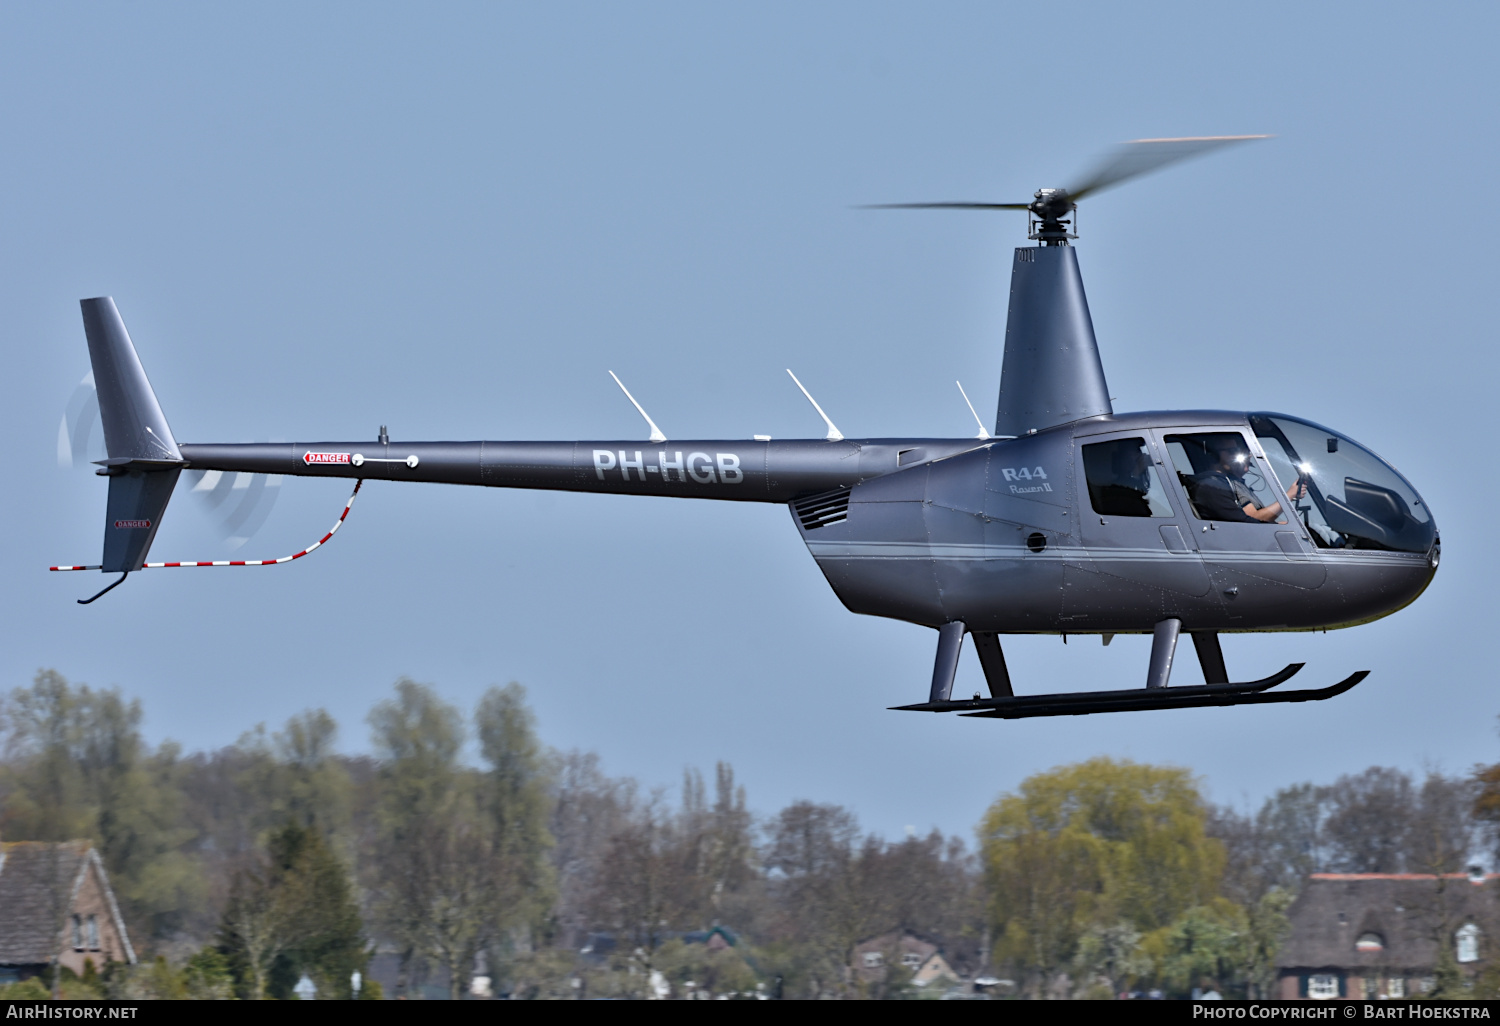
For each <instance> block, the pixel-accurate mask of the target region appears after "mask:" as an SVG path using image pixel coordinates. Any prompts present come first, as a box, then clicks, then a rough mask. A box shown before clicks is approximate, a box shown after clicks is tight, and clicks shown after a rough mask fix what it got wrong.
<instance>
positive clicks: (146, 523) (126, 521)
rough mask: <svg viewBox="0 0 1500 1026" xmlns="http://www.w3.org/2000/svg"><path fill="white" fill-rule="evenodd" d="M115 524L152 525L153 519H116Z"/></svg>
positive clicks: (129, 525) (117, 525) (120, 525)
mask: <svg viewBox="0 0 1500 1026" xmlns="http://www.w3.org/2000/svg"><path fill="white" fill-rule="evenodd" d="M115 526H116V527H150V526H151V521H149V520H116V521H115Z"/></svg>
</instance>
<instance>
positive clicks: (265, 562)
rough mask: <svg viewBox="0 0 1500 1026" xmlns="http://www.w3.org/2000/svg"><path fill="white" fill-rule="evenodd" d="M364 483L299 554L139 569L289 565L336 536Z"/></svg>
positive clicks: (72, 567)
mask: <svg viewBox="0 0 1500 1026" xmlns="http://www.w3.org/2000/svg"><path fill="white" fill-rule="evenodd" d="M364 483H365V482H364V479H363V478H361V479H360V480H358V481H355V482H354V491H353V493H352V494H351V495H350V496H349V501H348V502H346V503H344V512H342V513H340V514H339V518H338V520H337V521H336V522H335V523H334V525H333V526H332V527H331V528H329V529H328V533H327V534H325V535H324V536H323V537H321V538H319V539H318V540H317V541H315V542H313V543H312V544H311V545H309V546H308V547H307V548H305V549H303V550H302V551H301V552H298V553H296V554H294V555H291V556H282V557H281V558H280V559H215V560H211V561H210V560H203V561H200V562H196V563H145V564H143V565H142V566H141V569H142V570H155V569H158V568H160V567H169V566H275V565H277V564H278V563H290V562H291V561H292V560H294V559H301V558H302V557H303V556H305V555H307V554H308V553H309V552H312V551H314V550H315V549H317V548H318V546H320V545H322V544H323V543H324V542H326V541H328V539H329V538H332V537H333V536H334V535H335V534H338V531H339V528H340V527H342V526H343V525H344V518H345V517H347V516H348V515H349V510H350V509H352V508H353V507H354V498H355V496H357V495H358V494H359V489H360V486H361V485H363V484H364ZM47 569H49V570H99V569H102V568H101V567H99V566H97V565H95V566H51V567H48V568H47Z"/></svg>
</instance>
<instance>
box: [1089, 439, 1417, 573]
mask: <svg viewBox="0 0 1500 1026" xmlns="http://www.w3.org/2000/svg"><path fill="white" fill-rule="evenodd" d="M1244 423H1245V422H1244V421H1241V425H1243V424H1244ZM1248 425H1249V427H1250V432H1251V434H1253V435H1254V438H1255V440H1256V441H1257V442H1258V443H1259V445H1258V446H1256V445H1253V444H1252V442H1251V440H1250V437H1249V435H1247V434H1246V433H1245V432H1244V429H1243V426H1240V427H1235V426H1231V425H1229V424H1224V425H1223V426H1222V427H1218V428H1215V429H1209V430H1202V429H1192V428H1184V429H1180V430H1172V429H1170V428H1156V429H1155V431H1154V432H1153V433H1156V432H1159V433H1156V437H1155V439H1154V440H1148V439H1147V437H1146V433H1145V432H1144V431H1140V432H1139V433H1138V432H1127V431H1125V430H1122V432H1121V434H1122V435H1123V436H1124V437H1118V438H1108V437H1105V438H1099V436H1098V435H1097V434H1096V435H1093V436H1091V437H1092V438H1099V440H1098V441H1092V440H1090V441H1089V442H1087V443H1086V444H1084V445H1083V446H1082V457H1083V470H1084V478H1085V480H1086V481H1087V484H1088V492H1089V501H1090V505H1091V507H1092V509H1093V511H1094V512H1095V513H1098V514H1101V515H1102V516H1114V517H1130V518H1134V517H1141V518H1147V517H1150V518H1158V519H1160V518H1171V517H1173V516H1174V512H1173V504H1172V503H1173V500H1172V499H1170V498H1169V496H1168V492H1167V490H1166V489H1164V488H1163V486H1162V478H1161V476H1160V475H1159V474H1158V472H1157V469H1156V465H1158V464H1164V465H1163V466H1162V470H1163V471H1166V472H1167V473H1168V474H1171V473H1172V472H1175V475H1173V476H1175V477H1176V483H1177V484H1178V485H1179V486H1180V487H1181V491H1180V493H1179V495H1180V498H1181V499H1185V500H1186V506H1187V513H1188V514H1189V515H1190V516H1191V517H1192V518H1194V519H1196V520H1199V521H1207V522H1210V523H1245V524H1255V523H1261V524H1268V525H1270V524H1289V523H1290V522H1291V521H1292V520H1293V519H1295V520H1297V521H1299V522H1300V523H1301V524H1302V526H1303V527H1304V528H1305V529H1306V531H1307V537H1308V538H1309V539H1310V540H1311V541H1312V543H1313V544H1314V545H1315V546H1317V547H1318V548H1320V549H1329V550H1351V549H1366V550H1378V551H1387V552H1418V553H1427V552H1429V551H1431V549H1432V545H1433V542H1434V541H1435V540H1436V539H1437V527H1436V525H1435V524H1434V523H1433V520H1432V516H1431V514H1430V513H1429V512H1428V510H1427V506H1426V505H1425V504H1424V503H1423V502H1422V499H1421V497H1420V496H1419V495H1417V493H1416V490H1415V489H1414V488H1412V486H1411V484H1410V483H1408V482H1407V480H1406V479H1405V478H1403V477H1402V476H1401V475H1400V474H1398V473H1396V471H1395V470H1394V469H1393V468H1392V467H1391V466H1390V465H1389V464H1387V463H1386V462H1385V461H1383V460H1382V459H1380V457H1378V456H1376V455H1375V454H1374V453H1372V452H1370V451H1369V450H1368V449H1366V448H1364V447H1363V446H1361V445H1359V444H1358V443H1357V442H1355V441H1354V440H1353V439H1351V438H1349V437H1347V436H1345V435H1341V434H1339V433H1338V432H1337V431H1330V430H1328V429H1327V428H1325V427H1321V426H1320V425H1317V424H1313V423H1311V422H1309V421H1305V420H1299V419H1297V418H1296V417H1287V416H1285V415H1283V414H1279V413H1275V414H1273V413H1253V414H1249V415H1248ZM1122 428H1123V425H1122ZM1153 446H1160V450H1159V455H1154V453H1156V452H1158V450H1155V449H1154V448H1153ZM1256 449H1259V450H1260V451H1259V452H1257V451H1256ZM1262 453H1263V454H1264V458H1263V459H1262V458H1261V456H1262ZM1102 522H1103V521H1101V523H1102ZM1207 529H1209V528H1207V527H1205V530H1207ZM1237 537H1238V536H1237Z"/></svg>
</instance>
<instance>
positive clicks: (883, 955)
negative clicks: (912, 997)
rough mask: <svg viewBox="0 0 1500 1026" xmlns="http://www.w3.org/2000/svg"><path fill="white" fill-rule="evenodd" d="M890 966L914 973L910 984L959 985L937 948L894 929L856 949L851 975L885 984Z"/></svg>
mask: <svg viewBox="0 0 1500 1026" xmlns="http://www.w3.org/2000/svg"><path fill="white" fill-rule="evenodd" d="M891 965H900V966H902V967H903V968H905V969H906V970H907V971H908V972H910V973H911V981H912V983H914V984H916V985H917V986H918V987H925V986H927V985H928V984H929V983H931V982H932V981H934V980H939V979H941V980H947V981H948V982H949V983H957V982H958V974H957V973H955V972H954V971H953V969H952V967H950V966H949V965H948V963H947V961H946V960H945V959H944V958H943V955H942V952H941V951H939V950H938V946H937V945H936V944H934V943H932V942H931V941H929V940H926V939H924V938H922V937H919V936H917V935H916V934H914V933H912V932H911V931H910V930H899V931H898V930H892V931H891V932H890V933H885V934H881V935H880V936H879V937H871V938H870V939H869V940H867V941H863V942H861V943H859V944H856V945H855V946H854V957H853V959H852V962H851V964H850V966H849V973H850V976H851V977H852V978H853V979H855V980H859V981H862V982H864V983H883V982H885V978H886V973H887V972H888V971H889V967H890V966H891Z"/></svg>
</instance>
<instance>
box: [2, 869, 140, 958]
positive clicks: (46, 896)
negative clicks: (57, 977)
mask: <svg viewBox="0 0 1500 1026" xmlns="http://www.w3.org/2000/svg"><path fill="white" fill-rule="evenodd" d="M54 958H56V959H57V960H58V961H59V962H61V964H62V965H64V966H66V967H67V968H69V969H71V970H73V971H74V972H75V973H78V974H80V975H82V974H83V969H84V966H83V963H84V961H85V960H86V959H92V960H93V963H94V965H95V966H96V967H98V968H103V967H104V964H105V963H106V962H127V963H131V964H134V962H135V950H134V949H133V948H132V947H131V946H130V937H129V935H128V934H127V933H126V932H125V921H124V920H123V919H121V918H120V910H119V908H118V907H117V906H116V905H115V895H114V891H112V890H110V886H109V878H108V876H107V875H106V874H105V872H104V864H103V863H102V862H100V861H99V853H98V852H97V851H96V850H95V849H94V846H93V845H92V844H90V843H89V842H88V841H65V842H61V843H56V844H54V843H47V842H42V841H12V842H9V843H5V844H0V983H10V982H14V981H16V980H22V979H25V978H27V977H29V976H36V975H38V974H39V973H41V972H43V971H45V970H46V969H47V967H48V966H49V965H51V963H52V960H53V959H54Z"/></svg>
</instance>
